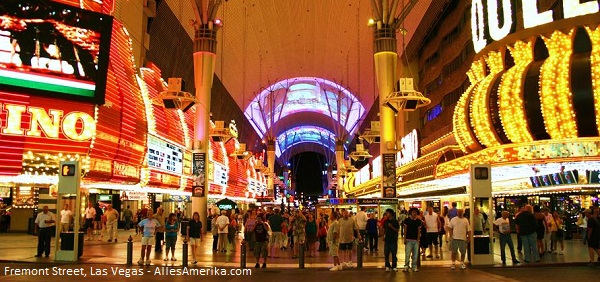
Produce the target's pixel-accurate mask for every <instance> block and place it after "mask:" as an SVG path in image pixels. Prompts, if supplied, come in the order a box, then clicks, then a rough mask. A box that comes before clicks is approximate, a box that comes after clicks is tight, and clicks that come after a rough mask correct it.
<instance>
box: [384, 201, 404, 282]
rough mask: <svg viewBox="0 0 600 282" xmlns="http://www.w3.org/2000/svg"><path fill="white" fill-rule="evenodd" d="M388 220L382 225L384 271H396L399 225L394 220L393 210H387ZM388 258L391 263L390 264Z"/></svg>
mask: <svg viewBox="0 0 600 282" xmlns="http://www.w3.org/2000/svg"><path fill="white" fill-rule="evenodd" d="M385 212H386V213H387V214H388V219H387V220H386V221H385V222H384V223H383V227H384V229H383V242H384V244H383V254H384V256H385V271H390V269H391V270H392V271H398V256H397V253H398V232H400V223H398V220H396V214H395V213H394V210H392V209H387V210H386V211H385ZM390 256H391V257H392V263H391V264H390Z"/></svg>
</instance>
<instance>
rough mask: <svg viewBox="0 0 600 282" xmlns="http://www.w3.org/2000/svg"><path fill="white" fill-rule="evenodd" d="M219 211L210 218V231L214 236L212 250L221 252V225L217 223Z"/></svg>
mask: <svg viewBox="0 0 600 282" xmlns="http://www.w3.org/2000/svg"><path fill="white" fill-rule="evenodd" d="M217 219H218V216H217V213H216V212H213V215H212V219H211V220H210V227H211V228H210V231H211V233H212V236H213V244H212V251H213V253H216V252H219V225H218V224H217Z"/></svg>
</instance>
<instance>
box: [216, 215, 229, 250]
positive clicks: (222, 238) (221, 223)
mask: <svg viewBox="0 0 600 282" xmlns="http://www.w3.org/2000/svg"><path fill="white" fill-rule="evenodd" d="M229 224H230V221H229V217H227V211H225V210H222V211H221V215H220V216H219V217H217V229H218V233H219V248H218V249H219V251H221V252H222V253H226V252H227V233H229V230H228V227H229Z"/></svg>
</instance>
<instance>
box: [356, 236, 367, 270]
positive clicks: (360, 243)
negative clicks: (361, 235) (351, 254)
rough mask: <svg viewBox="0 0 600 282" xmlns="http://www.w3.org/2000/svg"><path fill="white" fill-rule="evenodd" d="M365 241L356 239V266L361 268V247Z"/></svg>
mask: <svg viewBox="0 0 600 282" xmlns="http://www.w3.org/2000/svg"><path fill="white" fill-rule="evenodd" d="M364 245H365V242H364V241H363V240H362V239H360V240H358V250H356V268H357V269H361V268H362V267H363V248H364Z"/></svg>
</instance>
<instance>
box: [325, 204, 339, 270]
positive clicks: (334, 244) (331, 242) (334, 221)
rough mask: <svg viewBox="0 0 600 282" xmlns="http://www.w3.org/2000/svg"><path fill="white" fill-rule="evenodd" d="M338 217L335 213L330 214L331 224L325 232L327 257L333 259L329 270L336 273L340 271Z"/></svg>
mask: <svg viewBox="0 0 600 282" xmlns="http://www.w3.org/2000/svg"><path fill="white" fill-rule="evenodd" d="M339 217H340V216H339V215H338V213H337V212H335V211H334V212H332V213H331V223H330V224H329V230H328V232H327V246H329V255H330V256H331V257H333V267H332V268H330V269H329V270H331V271H338V270H342V265H341V264H340V257H339V256H338V248H339V244H340V223H339V222H338V218H339Z"/></svg>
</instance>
